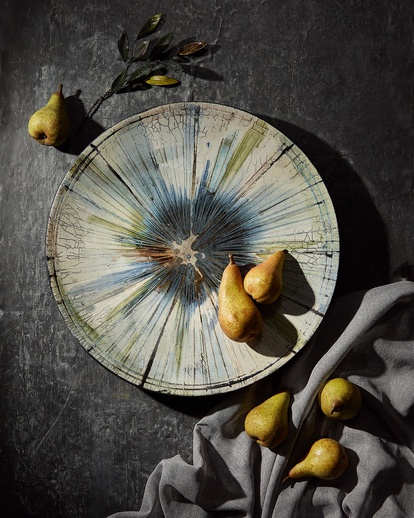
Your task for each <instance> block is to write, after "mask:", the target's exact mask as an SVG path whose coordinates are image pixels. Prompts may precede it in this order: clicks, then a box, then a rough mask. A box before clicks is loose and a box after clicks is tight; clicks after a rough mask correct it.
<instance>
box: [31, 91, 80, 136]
mask: <svg viewBox="0 0 414 518" xmlns="http://www.w3.org/2000/svg"><path fill="white" fill-rule="evenodd" d="M28 131H29V135H30V136H31V137H33V138H34V139H35V140H36V141H37V142H39V143H40V144H43V145H45V146H60V145H61V144H63V143H64V142H65V141H66V140H67V139H68V137H69V133H70V122H69V118H68V114H67V111H66V107H65V101H64V96H63V93H62V85H59V88H58V90H57V91H56V92H55V93H54V94H52V96H51V97H50V99H49V101H48V103H47V104H46V105H45V106H43V108H40V110H37V112H35V113H34V114H33V115H32V116H31V117H30V119H29V124H28Z"/></svg>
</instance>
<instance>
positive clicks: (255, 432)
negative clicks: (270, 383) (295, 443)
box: [244, 390, 290, 448]
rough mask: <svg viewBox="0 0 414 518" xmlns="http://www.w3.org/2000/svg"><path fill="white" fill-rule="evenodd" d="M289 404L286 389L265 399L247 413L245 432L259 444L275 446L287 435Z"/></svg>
mask: <svg viewBox="0 0 414 518" xmlns="http://www.w3.org/2000/svg"><path fill="white" fill-rule="evenodd" d="M289 405H290V393H289V392H288V391H287V390H284V391H282V392H279V393H277V394H275V395H273V396H271V397H270V398H269V399H266V401H264V402H263V403H261V404H260V405H258V406H256V407H254V408H252V410H250V412H249V413H248V414H247V416H246V419H245V420H244V429H245V432H246V433H247V435H249V437H251V438H252V439H254V440H255V441H256V442H257V443H258V444H260V445H261V446H267V447H268V448H276V446H279V445H280V444H281V443H282V442H283V441H284V440H285V439H286V437H287V433H288V411H289Z"/></svg>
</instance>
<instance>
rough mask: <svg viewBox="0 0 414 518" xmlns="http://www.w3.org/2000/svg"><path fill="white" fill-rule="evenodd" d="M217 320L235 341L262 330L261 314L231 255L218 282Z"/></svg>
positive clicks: (244, 340)
mask: <svg viewBox="0 0 414 518" xmlns="http://www.w3.org/2000/svg"><path fill="white" fill-rule="evenodd" d="M218 320H219V324H220V326H221V328H222V330H223V332H224V334H225V335H226V336H227V337H228V338H230V340H234V341H235V342H248V341H250V340H252V339H253V338H254V337H256V336H257V335H258V334H260V332H261V330H262V325H263V319H262V315H261V314H260V311H259V310H258V309H257V307H256V305H255V304H254V302H253V301H252V299H251V298H250V297H249V296H248V295H247V293H246V292H245V291H244V289H243V278H242V275H241V272H240V268H239V267H238V265H237V264H236V263H235V262H234V259H233V256H232V255H229V264H228V265H227V266H226V268H225V269H224V271H223V276H222V279H221V283H220V288H219V293H218Z"/></svg>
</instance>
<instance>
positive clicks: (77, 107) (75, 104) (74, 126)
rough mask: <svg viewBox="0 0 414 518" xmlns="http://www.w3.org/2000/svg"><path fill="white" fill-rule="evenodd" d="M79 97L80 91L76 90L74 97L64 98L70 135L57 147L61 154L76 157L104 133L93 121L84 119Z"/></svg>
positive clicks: (82, 106) (83, 108)
mask: <svg viewBox="0 0 414 518" xmlns="http://www.w3.org/2000/svg"><path fill="white" fill-rule="evenodd" d="M80 95H81V90H78V91H77V92H76V94H75V95H70V96H68V97H66V98H65V106H66V111H67V113H68V117H69V121H70V135H69V138H68V140H67V141H66V142H64V143H63V144H62V145H61V146H59V147H57V149H58V150H59V151H61V152H62V153H68V154H70V155H76V156H77V155H79V154H80V153H81V152H82V151H83V150H84V149H85V148H86V147H87V146H88V145H89V144H90V143H91V142H93V141H94V140H95V139H96V138H97V137H99V135H101V134H102V133H103V132H104V131H105V128H104V127H102V126H101V125H100V124H98V123H97V122H95V121H94V120H93V119H90V118H86V119H85V117H86V115H87V113H86V110H85V106H84V104H83V101H82V100H81V99H80ZM83 122H84V124H83V126H82V128H81V124H82V123H83Z"/></svg>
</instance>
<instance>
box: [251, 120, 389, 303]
mask: <svg viewBox="0 0 414 518" xmlns="http://www.w3.org/2000/svg"><path fill="white" fill-rule="evenodd" d="M256 116H257V117H259V118H260V119H262V120H264V121H266V122H268V123H269V124H271V125H272V126H273V127H275V128H277V129H278V130H279V131H281V132H282V133H284V134H285V135H286V136H287V137H288V138H290V139H291V140H292V141H293V142H294V144H296V145H297V146H298V147H299V148H300V149H301V150H302V151H303V152H304V153H305V155H306V156H307V157H308V158H309V160H310V161H311V162H312V163H313V165H314V166H315V167H316V169H317V171H318V172H319V174H320V175H321V177H322V179H323V181H324V183H325V185H326V187H327V189H328V192H329V194H330V196H331V199H332V203H333V205H334V208H335V212H336V217H337V220H338V226H339V234H340V247H341V248H340V262H339V272H338V281H337V284H336V290H335V296H338V295H344V294H346V293H351V292H353V291H358V290H364V289H369V288H373V287H376V286H379V285H381V284H386V283H387V282H390V275H389V254H388V242H387V236H386V232H385V228H384V225H383V222H382V220H381V217H380V215H379V214H378V212H377V209H376V207H375V205H374V203H373V201H372V199H371V197H370V195H369V193H368V191H367V189H366V187H365V185H364V184H363V182H362V181H361V179H360V178H359V177H358V175H357V174H356V172H355V171H354V170H353V169H352V167H351V166H350V165H349V164H348V163H347V161H346V160H345V159H344V158H343V157H342V156H341V155H340V154H339V153H338V152H337V151H335V150H333V149H332V148H330V147H329V146H328V145H327V144H326V143H325V142H323V141H322V140H320V139H318V138H317V137H315V136H314V135H312V134H310V133H308V132H306V131H304V130H302V129H301V128H298V127H296V126H294V125H292V124H290V123H288V122H285V121H282V120H279V119H275V118H270V117H267V116H264V115H257V114H256Z"/></svg>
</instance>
